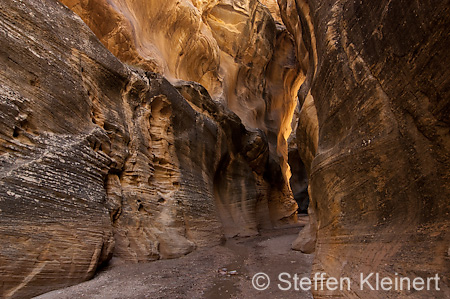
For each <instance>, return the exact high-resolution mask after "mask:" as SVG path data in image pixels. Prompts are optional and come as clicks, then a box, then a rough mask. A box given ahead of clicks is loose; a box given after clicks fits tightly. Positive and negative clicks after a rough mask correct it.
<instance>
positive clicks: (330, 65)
mask: <svg viewBox="0 0 450 299" xmlns="http://www.w3.org/2000/svg"><path fill="white" fill-rule="evenodd" d="M280 4H282V5H281V6H280V7H281V14H282V17H283V20H284V21H285V23H286V24H287V25H286V26H287V27H288V29H289V30H290V31H291V32H292V33H293V34H294V35H295V36H296V40H299V39H303V40H306V41H307V42H306V43H305V45H307V46H308V45H309V46H308V47H307V49H308V51H309V57H314V56H316V57H317V60H316V62H315V63H313V64H311V67H312V68H313V71H312V72H311V73H312V75H311V79H310V80H309V81H308V77H307V80H306V81H305V84H304V85H303V86H302V88H301V89H300V94H303V95H305V96H301V98H303V99H305V104H304V105H308V97H309V96H311V97H312V98H313V103H314V109H315V110H316V111H317V120H318V132H319V137H318V147H317V151H315V152H314V151H310V150H307V151H305V153H306V154H308V152H310V153H313V154H312V155H309V154H308V155H305V154H303V156H304V157H302V158H303V159H305V160H304V161H306V162H305V163H306V164H308V163H309V162H308V161H311V160H312V163H311V168H310V184H311V185H310V194H311V199H312V203H313V204H312V205H311V207H312V209H313V211H314V213H315V217H313V218H314V219H316V220H317V225H316V228H317V243H316V253H315V254H316V255H315V263H314V269H313V271H314V272H316V271H320V272H326V273H327V274H328V275H329V276H331V277H350V278H351V280H352V285H353V287H352V289H351V291H350V292H348V291H347V290H343V291H342V292H339V291H336V292H326V291H320V290H318V291H314V292H313V294H314V295H315V296H316V297H318V298H321V297H326V296H330V295H333V296H335V295H337V296H344V297H346V296H357V297H364V298H379V296H380V292H376V291H370V290H368V289H367V288H365V289H361V288H360V274H361V273H365V274H366V275H368V274H370V273H372V272H378V273H379V275H380V277H386V276H387V277H391V278H393V277H394V275H395V273H398V274H399V275H400V276H407V277H410V278H415V277H434V276H435V275H436V274H438V275H439V276H440V283H439V288H440V291H439V290H436V288H434V286H433V288H432V289H431V290H430V291H415V292H413V291H408V290H404V291H401V292H397V291H390V292H383V293H382V296H384V297H386V298H397V297H398V296H411V297H414V298H429V297H436V298H437V297H439V298H441V297H445V296H446V295H447V294H448V293H449V292H450V289H449V285H450V282H449V277H450V260H449V258H448V256H447V255H446V248H447V246H448V243H449V242H450V234H449V231H450V230H449V226H450V218H449V216H450V210H449V207H450V205H449V198H450V184H449V177H448V174H449V172H448V169H449V165H450V160H449V157H450V147H449V146H450V141H449V140H450V135H449V127H450V121H449V117H448V115H450V114H449V111H450V110H449V109H450V102H449V99H450V94H449V90H450V89H449V88H448V87H449V86H450V81H449V79H448V78H449V69H448V66H449V65H450V56H449V55H448V47H449V45H450V35H449V31H448V28H449V25H450V18H449V16H450V14H449V6H448V3H443V2H433V1H425V2H407V1H382V2H377V3H375V2H364V1H363V2H355V1H333V0H330V1H302V0H298V1H280ZM295 16H297V19H296V17H295ZM289 24H290V25H289ZM310 24H313V28H314V30H311V26H310ZM299 26H303V27H301V28H300V29H299ZM308 35H309V37H307V38H306V39H305V38H304V37H305V36H308ZM308 41H309V42H310V43H309V44H308ZM306 95H307V96H306ZM304 107H307V106H304ZM310 107H311V108H312V106H310ZM311 111H312V110H311ZM312 115H314V113H313V114H312ZM310 123H311V122H305V123H304V124H302V120H300V124H299V130H301V131H298V132H299V134H301V136H309V139H310V140H314V138H313V136H312V134H311V132H315V130H314V129H311V128H312V127H311V126H310V125H309V124H310ZM299 139H302V137H300V138H299ZM306 140H308V139H306ZM306 144H309V145H308V146H307V148H311V146H310V144H311V143H310V142H307V143H306ZM311 158H313V159H311ZM300 241H301V240H298V242H297V244H296V245H299V246H300V245H301V246H304V245H305V244H300V243H301V242H300Z"/></svg>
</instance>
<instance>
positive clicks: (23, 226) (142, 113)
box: [0, 0, 297, 298]
mask: <svg viewBox="0 0 450 299" xmlns="http://www.w3.org/2000/svg"><path fill="white" fill-rule="evenodd" d="M117 5H118V4H117ZM258 7H259V6H258ZM95 8H96V9H97V8H98V9H100V8H101V6H95ZM260 9H262V10H263V11H266V10H265V9H264V8H262V7H261V8H260ZM255 10H257V9H255ZM0 14H1V18H0V43H1V45H2V47H1V49H0V60H1V63H2V68H1V69H0V83H1V84H0V105H1V106H0V121H1V122H2V126H1V127H0V163H1V166H2V167H1V169H0V174H1V176H0V244H1V245H0V281H1V283H0V297H2V298H3V297H4V298H26V297H31V296H33V295H36V294H40V293H43V292H46V291H49V290H52V289H56V288H61V287H64V286H67V285H71V284H75V283H78V282H81V281H84V280H86V279H89V278H91V277H92V276H93V275H94V273H95V271H96V269H97V267H98V266H99V265H101V264H102V263H104V262H106V261H107V260H109V259H110V258H111V256H112V255H115V256H116V257H118V258H121V259H122V260H124V261H128V262H143V261H152V260H155V259H161V258H175V257H179V256H182V255H184V254H187V253H189V252H191V251H192V250H194V249H195V248H196V247H199V246H212V245H216V244H219V243H220V242H222V240H223V238H224V236H235V235H241V236H245V235H253V234H255V233H257V232H258V229H259V228H261V227H271V226H273V225H277V224H279V223H281V222H289V221H293V220H295V211H296V208H297V207H296V204H295V202H293V200H292V195H291V193H290V190H289V188H288V187H287V185H286V183H285V178H284V176H283V170H282V167H280V160H276V159H275V158H274V157H275V155H274V154H271V146H270V143H269V140H270V138H274V139H275V140H278V137H277V136H278V135H275V137H273V136H272V135H269V134H268V132H269V130H266V131H265V130H263V129H257V128H252V127H251V126H246V125H245V123H244V122H243V121H241V119H240V118H239V117H238V116H237V115H236V114H235V113H233V112H231V111H230V110H229V109H228V108H226V106H225V105H224V104H222V103H220V102H218V101H215V100H214V99H212V98H211V97H210V95H209V93H208V92H207V90H206V89H205V88H204V87H202V86H201V85H200V84H198V83H194V82H192V81H183V80H175V81H174V80H172V82H173V84H171V83H169V81H168V80H166V79H165V78H164V77H163V76H162V75H160V74H156V73H153V72H149V71H147V72H146V71H144V70H142V69H137V68H134V67H131V66H128V65H125V64H123V63H122V62H121V61H119V60H118V59H117V58H116V57H115V56H114V55H112V54H111V53H110V52H109V51H108V50H107V49H106V48H105V47H104V46H103V45H102V43H101V42H100V41H99V40H98V39H97V37H96V36H95V35H94V34H93V33H92V31H91V30H90V29H89V28H88V27H87V26H86V25H85V24H84V23H83V21H82V20H81V19H80V18H79V17H78V16H76V15H75V14H74V13H73V12H72V11H70V10H69V9H67V8H66V7H65V6H64V5H62V4H60V3H59V2H57V1H46V2H45V4H43V3H40V2H39V3H38V2H35V1H22V2H20V3H19V2H17V1H14V0H5V1H2V2H1V3H0ZM110 16H111V17H110V18H111V19H114V18H115V17H114V14H111V15H110ZM271 22H272V24H274V23H273V21H271ZM180 26H181V25H180ZM273 28H275V26H274V27H273ZM273 37H274V42H275V41H276V42H279V43H281V44H283V43H284V42H288V44H289V41H290V37H289V35H288V34H287V33H286V32H285V31H283V30H279V31H276V32H275V31H274V35H273ZM276 37H280V38H279V39H275V38H276ZM132 40H133V39H130V41H132ZM124 47H125V46H124ZM291 49H293V47H292V43H291ZM284 50H285V49H284V48H283V47H280V51H284ZM130 51H131V50H130ZM199 51H200V50H199ZM200 52H201V51H200ZM282 53H284V52H280V53H279V54H280V55H279V56H277V55H276V54H272V58H273V59H272V60H271V61H270V63H268V65H267V69H271V68H275V66H276V65H277V64H278V63H279V64H280V65H281V64H283V65H284V66H286V72H287V73H289V74H291V75H293V74H294V73H293V72H291V71H290V70H291V67H292V66H293V64H290V62H291V61H285V59H286V56H285V55H284V54H282ZM288 53H291V52H289V51H288ZM133 55H134V54H133ZM136 57H137V56H136ZM294 64H295V63H294ZM279 75H280V74H277V73H274V74H273V75H272V77H271V79H270V80H266V81H264V84H265V86H268V87H267V88H269V86H271V88H272V89H271V90H270V91H267V93H271V94H273V95H274V96H273V98H272V99H273V101H272V102H270V105H272V106H271V107H278V108H279V109H284V108H283V106H282V105H281V106H279V105H280V103H279V102H278V101H279V100H280V98H277V97H276V96H279V93H277V92H276V88H275V87H276V86H278V85H277V84H279V83H280V82H282V78H281V77H280V76H279ZM294 77H295V76H294ZM294 77H292V78H291V79H294ZM280 80H281V81H280ZM283 82H284V81H283ZM275 95H276V96H275ZM286 117H287V116H286ZM280 119H281V120H278V119H277V121H279V123H280V124H281V123H282V122H283V121H284V120H283V117H281V118H280ZM280 132H281V129H280ZM274 152H277V149H276V148H275V150H274ZM281 156H282V155H281ZM276 157H280V156H276Z"/></svg>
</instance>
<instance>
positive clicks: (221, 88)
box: [61, 0, 303, 193]
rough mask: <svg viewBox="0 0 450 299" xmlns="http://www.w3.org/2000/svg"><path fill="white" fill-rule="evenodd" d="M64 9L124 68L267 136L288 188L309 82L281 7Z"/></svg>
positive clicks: (97, 4) (243, 3) (101, 1)
mask: <svg viewBox="0 0 450 299" xmlns="http://www.w3.org/2000/svg"><path fill="white" fill-rule="evenodd" d="M61 2H62V3H64V4H66V5H67V6H68V7H69V8H70V9H72V10H73V11H74V12H76V13H77V14H78V15H80V16H81V18H82V19H83V21H84V22H85V23H86V24H87V25H88V26H89V27H90V28H91V29H92V30H93V32H94V33H95V34H96V35H97V37H98V38H99V39H100V41H101V42H102V43H103V44H104V45H105V46H106V47H107V48H108V49H109V50H110V51H111V52H112V53H113V54H114V55H115V56H116V57H118V58H119V59H120V60H121V61H123V62H125V63H128V64H131V65H137V66H139V67H140V68H143V69H145V70H150V71H153V72H158V73H161V74H163V75H164V76H165V77H166V78H168V79H169V81H171V82H172V83H175V82H176V81H177V80H179V79H181V80H185V81H195V82H198V83H200V84H201V85H202V86H204V87H205V88H206V90H207V91H208V92H209V94H210V95H211V96H212V98H213V99H214V100H215V101H218V102H221V103H223V104H224V105H225V106H226V107H228V108H229V109H231V110H232V111H233V112H235V113H236V114H237V115H238V116H239V117H240V118H241V120H242V122H243V124H244V125H245V126H246V127H248V128H252V129H260V130H262V131H263V132H264V134H266V135H267V137H268V141H269V150H270V158H271V159H272V160H274V162H275V163H276V164H279V165H280V167H281V171H282V175H283V177H284V180H285V182H286V185H287V182H288V181H289V176H290V173H289V166H288V164H287V160H288V150H287V143H286V140H287V138H288V137H289V135H290V130H291V126H290V123H291V120H292V116H293V112H294V109H295V106H296V101H297V100H296V93H297V90H298V87H299V86H300V84H301V82H302V80H303V78H302V75H301V72H300V71H299V68H300V64H299V62H298V60H297V55H296V54H297V53H296V48H295V44H294V40H293V38H292V35H291V34H290V33H289V32H288V31H287V30H286V28H285V26H284V25H282V24H281V19H280V13H279V9H278V5H277V3H276V1H275V0H268V1H263V3H264V4H265V5H267V7H266V6H264V5H262V4H261V3H260V2H259V1H257V0H239V1H238V0H221V1H218V0H205V1H193V0H182V1H175V0H169V1H164V5H161V2H160V1H155V0H140V1H125V0H113V1H106V0H61ZM273 16H274V17H275V19H276V20H277V21H278V23H276V22H275V20H274V17H273ZM286 188H287V189H289V188H288V187H287V186H286ZM287 192H288V193H289V190H287Z"/></svg>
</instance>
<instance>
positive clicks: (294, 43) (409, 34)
mask: <svg viewBox="0 0 450 299" xmlns="http://www.w3.org/2000/svg"><path fill="white" fill-rule="evenodd" d="M261 2H262V3H264V4H265V5H266V6H267V7H265V6H263V5H261V3H260V2H258V1H254V0H240V1H238V0H233V1H232V0H223V1H217V0H202V1H196V0H181V1H174V0H173V1H172V0H168V1H164V5H161V2H160V1H152V0H149V1H144V0H142V1H126V0H108V1H106V0H62V1H61V3H63V4H65V5H67V7H68V8H70V9H68V8H67V7H66V6H65V5H63V4H61V3H60V2H58V1H56V0H49V1H45V3H44V2H42V3H41V2H38V1H31V0H22V1H16V0H3V1H1V2H0V41H1V45H2V47H1V48H0V61H1V69H0V121H1V122H2V125H1V127H0V164H1V169H0V174H1V177H0V232H1V233H0V241H1V245H0V296H1V297H6V298H24V297H25V298H26V297H31V296H33V295H36V294H40V293H43V292H46V291H49V290H52V289H56V288H61V287H64V286H67V285H71V284H75V283H78V282H81V281H84V280H86V279H89V278H91V277H92V276H93V274H94V273H95V271H96V269H97V268H98V266H100V265H102V264H103V263H104V262H106V261H108V260H109V259H110V258H111V256H113V255H114V256H116V257H118V258H120V259H122V260H125V261H127V262H145V261H152V260H155V259H160V258H174V257H179V256H182V255H184V254H187V253H189V252H191V251H192V250H195V248H196V247H197V246H212V245H216V244H219V243H220V242H222V239H223V238H224V236H225V237H231V236H235V235H241V236H245V235H252V234H255V233H257V231H258V229H259V228H261V227H270V226H272V225H276V224H278V223H280V222H289V221H294V220H295V210H296V208H297V207H296V205H295V203H294V202H293V200H292V198H293V195H292V192H291V190H290V188H289V186H288V181H289V178H290V172H291V168H290V167H289V165H288V163H287V162H288V159H290V161H291V162H292V163H295V162H294V161H296V159H298V157H296V156H295V154H296V153H295V146H292V147H291V149H292V150H293V151H291V154H292V158H291V157H290V156H288V143H287V140H288V138H289V136H291V138H290V141H291V142H296V143H297V150H298V156H299V157H300V158H301V160H302V165H304V167H305V169H303V168H302V166H301V165H300V162H298V165H297V164H296V165H295V167H294V166H293V167H292V171H295V172H296V174H295V175H297V177H296V179H297V181H296V183H293V184H292V186H293V189H294V186H296V187H295V188H298V189H304V188H305V181H304V175H305V173H303V172H304V171H305V172H306V174H307V176H308V178H309V182H310V185H309V195H310V200H311V203H310V206H309V214H310V219H311V221H310V225H309V226H308V227H307V228H306V229H304V230H303V231H302V232H301V234H300V235H299V239H298V240H297V241H296V244H295V246H294V247H295V248H297V249H301V250H303V251H306V252H312V251H314V250H315V256H316V257H315V263H314V269H313V272H318V271H321V272H326V273H327V274H328V275H329V276H333V277H350V278H351V279H352V281H353V283H354V284H356V283H357V282H358V281H359V275H360V273H366V274H368V273H370V272H378V273H380V275H382V276H392V275H393V274H394V273H399V274H400V275H402V276H410V277H415V276H422V277H426V276H433V275H435V274H436V273H438V274H439V275H440V276H441V278H442V282H441V284H440V286H441V291H440V292H436V293H421V292H416V293H412V292H409V293H408V292H403V293H397V292H388V293H383V294H382V295H383V297H388V298H389V297H390V298H396V297H399V296H411V297H417V298H429V297H430V296H431V297H437V298H441V297H443V294H444V295H446V294H449V293H450V289H449V285H450V282H449V277H450V256H449V254H450V249H449V248H450V247H449V246H450V234H449V228H450V227H449V226H450V217H449V216H450V215H449V214H450V205H449V199H450V183H449V181H450V180H449V179H450V178H449V176H450V174H449V169H450V135H449V126H450V120H449V115H450V94H449V93H450V89H449V86H450V79H448V78H449V75H450V74H449V70H448V66H449V65H450V55H449V54H448V53H449V52H448V50H447V48H448V46H449V45H450V32H449V30H450V29H449V28H450V17H449V16H450V11H449V7H450V6H449V2H448V1H441V2H438V1H421V2H417V1H416V2H413V1H402V0H389V1H388V0H386V1H382V2H369V1H347V0H343V1H337V0H322V1H318V0H279V1H278V7H277V5H275V3H274V1H261ZM74 12H75V13H76V14H75V13H74ZM77 14H78V15H79V16H80V17H81V18H80V17H78V16H77ZM297 91H298V93H297ZM297 95H298V104H299V112H298V124H297V125H295V124H294V125H292V124H291V120H292V116H293V114H294V111H295V107H296V105H297V103H296V97H297ZM293 129H294V131H295V132H291V131H292V130H293ZM287 270H289V269H287ZM355 286H356V287H355V288H352V290H351V291H350V292H331V293H330V292H320V291H315V292H313V293H314V296H315V297H318V298H321V297H328V296H341V297H342V296H343V297H362V298H379V296H380V293H379V292H368V291H367V290H365V291H361V290H359V289H358V286H357V285H355Z"/></svg>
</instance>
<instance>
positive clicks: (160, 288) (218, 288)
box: [36, 217, 313, 299]
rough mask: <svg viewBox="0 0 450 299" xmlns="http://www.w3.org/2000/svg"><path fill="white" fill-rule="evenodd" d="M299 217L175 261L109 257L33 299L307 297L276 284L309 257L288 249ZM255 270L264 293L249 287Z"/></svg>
mask: <svg viewBox="0 0 450 299" xmlns="http://www.w3.org/2000/svg"><path fill="white" fill-rule="evenodd" d="M299 219H300V220H299V223H298V225H295V226H288V227H282V228H277V229H271V230H264V231H262V232H261V234H260V235H259V236H255V237H248V238H235V239H231V240H228V241H227V242H226V243H225V244H224V245H223V246H217V247H213V248H206V249H199V250H196V251H195V252H193V253H191V254H189V255H187V256H185V257H182V258H179V259H173V260H159V261H155V262H152V263H146V264H137V265H129V264H127V265H124V264H121V263H119V262H118V261H115V260H114V259H113V260H112V261H111V263H110V265H108V266H107V267H105V268H104V269H102V270H101V271H99V273H98V274H97V275H96V277H95V278H94V279H92V280H90V281H87V282H84V283H81V284H78V285H75V286H72V287H69V288H65V289H61V290H56V291H53V292H50V293H47V294H44V295H41V296H39V297H36V298H39V299H56V298H58V299H63V298H67V299H69V298H98V299H99V298H108V299H112V298H116V299H118V298H312V296H311V294H310V293H308V292H304V291H295V290H290V291H282V290H280V289H279V288H278V286H277V284H278V283H279V282H280V281H278V275H279V274H280V273H283V272H287V273H290V274H291V275H294V274H298V276H299V277H303V276H309V274H310V271H311V264H312V260H313V255H307V254H302V253H301V252H298V251H293V250H291V249H290V247H291V243H292V241H294V240H295V238H296V237H297V235H298V232H299V230H300V229H301V227H302V226H304V224H305V223H306V221H307V218H306V217H300V218H299ZM259 272H264V273H266V274H267V275H268V276H269V277H270V278H271V280H272V283H271V285H270V286H269V287H268V288H267V289H266V290H264V291H258V290H256V289H255V288H254V287H253V286H252V278H253V276H254V275H255V274H256V273H259ZM260 283H262V281H260Z"/></svg>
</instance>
